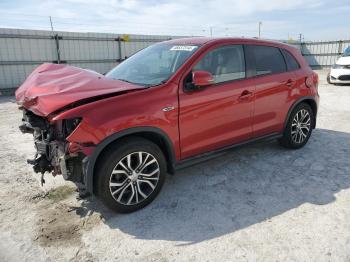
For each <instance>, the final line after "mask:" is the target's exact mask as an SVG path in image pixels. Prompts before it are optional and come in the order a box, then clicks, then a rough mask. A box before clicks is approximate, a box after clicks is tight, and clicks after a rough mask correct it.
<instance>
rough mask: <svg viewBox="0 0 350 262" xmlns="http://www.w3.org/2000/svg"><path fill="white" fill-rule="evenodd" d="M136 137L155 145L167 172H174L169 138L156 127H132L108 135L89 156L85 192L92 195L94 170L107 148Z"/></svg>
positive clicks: (173, 157)
mask: <svg viewBox="0 0 350 262" xmlns="http://www.w3.org/2000/svg"><path fill="white" fill-rule="evenodd" d="M131 136H138V137H143V138H145V139H147V140H150V141H151V142H153V143H155V144H156V145H158V146H159V148H160V149H161V150H162V152H163V154H164V156H165V159H166V161H167V171H168V172H169V173H170V174H173V173H174V172H175V162H176V157H175V150H174V146H173V143H172V142H171V140H170V138H169V136H168V135H167V134H166V133H165V132H164V131H163V130H161V129H159V128H156V127H134V128H129V129H126V130H123V131H121V132H117V133H115V134H113V135H110V136H109V137H107V138H106V139H104V140H103V141H102V142H101V143H100V144H98V145H97V147H96V149H95V150H94V152H93V153H92V155H91V156H89V160H88V162H87V165H86V170H85V172H84V173H85V174H84V175H85V183H86V185H85V186H86V190H87V192H89V193H94V184H95V177H94V176H95V173H96V172H95V168H96V167H97V165H98V161H99V160H100V159H101V156H102V155H103V153H104V152H106V150H108V148H110V147H111V146H113V144H115V143H116V142H118V141H120V139H123V138H126V137H131Z"/></svg>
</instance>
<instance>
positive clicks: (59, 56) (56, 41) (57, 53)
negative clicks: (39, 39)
mask: <svg viewBox="0 0 350 262" xmlns="http://www.w3.org/2000/svg"><path fill="white" fill-rule="evenodd" d="M49 18H50V25H51V31H52V38H53V39H54V40H55V45H56V55H57V64H60V63H61V54H60V44H59V37H58V34H55V31H54V29H53V23H52V17H51V16H49Z"/></svg>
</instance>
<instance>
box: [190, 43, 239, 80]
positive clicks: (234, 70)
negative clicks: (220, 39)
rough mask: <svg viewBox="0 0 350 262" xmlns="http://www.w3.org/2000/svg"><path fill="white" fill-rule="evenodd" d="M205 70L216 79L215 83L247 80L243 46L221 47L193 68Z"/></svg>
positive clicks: (208, 54)
mask: <svg viewBox="0 0 350 262" xmlns="http://www.w3.org/2000/svg"><path fill="white" fill-rule="evenodd" d="M198 70H204V71H208V72H210V73H211V74H212V75H213V77H214V83H222V82H226V81H231V80H236V79H242V78H245V62H244V52H243V46H242V45H229V46H223V47H219V48H217V49H214V50H212V51H210V52H208V53H207V54H206V55H205V56H204V57H203V58H202V59H201V60H200V61H199V62H198V63H197V64H196V65H195V66H194V68H193V71H198Z"/></svg>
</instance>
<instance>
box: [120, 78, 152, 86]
mask: <svg viewBox="0 0 350 262" xmlns="http://www.w3.org/2000/svg"><path fill="white" fill-rule="evenodd" d="M113 79H114V80H119V81H123V82H126V83H130V84H134V85H140V86H146V85H145V84H142V83H135V82H131V81H129V80H126V79H122V78H113Z"/></svg>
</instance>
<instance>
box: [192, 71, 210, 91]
mask: <svg viewBox="0 0 350 262" xmlns="http://www.w3.org/2000/svg"><path fill="white" fill-rule="evenodd" d="M213 83H214V77H213V75H212V74H211V73H209V72H208V71H202V70H199V71H194V72H192V84H193V85H194V86H195V87H205V86H208V85H211V84H213Z"/></svg>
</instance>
